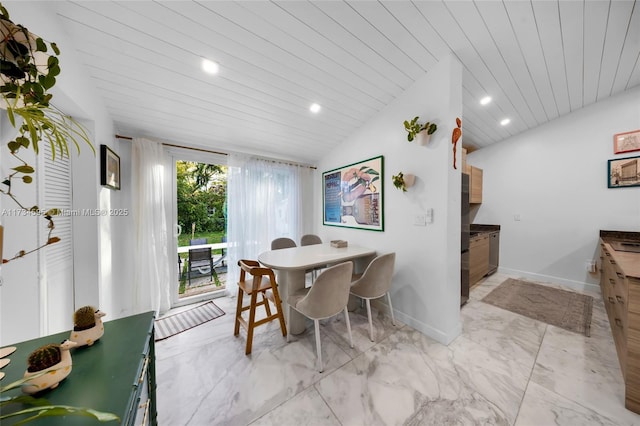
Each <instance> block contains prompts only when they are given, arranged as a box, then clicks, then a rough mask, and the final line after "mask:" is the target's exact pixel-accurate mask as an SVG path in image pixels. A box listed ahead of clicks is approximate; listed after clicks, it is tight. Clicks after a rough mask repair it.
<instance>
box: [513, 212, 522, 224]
mask: <svg viewBox="0 0 640 426" xmlns="http://www.w3.org/2000/svg"><path fill="white" fill-rule="evenodd" d="M513 220H515V221H516V222H520V213H516V214H514V215H513Z"/></svg>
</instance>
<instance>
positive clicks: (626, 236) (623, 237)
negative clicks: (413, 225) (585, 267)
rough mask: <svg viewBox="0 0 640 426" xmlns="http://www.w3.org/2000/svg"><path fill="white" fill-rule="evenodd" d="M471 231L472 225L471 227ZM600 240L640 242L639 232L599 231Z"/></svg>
mask: <svg viewBox="0 0 640 426" xmlns="http://www.w3.org/2000/svg"><path fill="white" fill-rule="evenodd" d="M471 230H473V225H471ZM600 238H602V239H605V240H614V241H640V232H630V231H606V230H602V229H601V230H600Z"/></svg>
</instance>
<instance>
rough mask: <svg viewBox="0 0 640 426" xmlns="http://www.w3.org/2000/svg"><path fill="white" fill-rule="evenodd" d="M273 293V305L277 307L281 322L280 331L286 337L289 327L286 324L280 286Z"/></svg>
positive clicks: (273, 289)
mask: <svg viewBox="0 0 640 426" xmlns="http://www.w3.org/2000/svg"><path fill="white" fill-rule="evenodd" d="M271 291H272V292H273V303H274V304H275V305H276V312H277V313H278V320H279V321H280V329H281V330H282V335H283V336H286V335H287V326H286V324H285V323H284V312H283V309H282V301H281V300H280V293H279V292H278V286H277V285H275V286H273V288H272V289H271ZM287 306H289V305H287Z"/></svg>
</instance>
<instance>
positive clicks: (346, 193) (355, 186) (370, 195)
mask: <svg viewBox="0 0 640 426" xmlns="http://www.w3.org/2000/svg"><path fill="white" fill-rule="evenodd" d="M383 169H384V159H383V156H382V155H380V156H378V157H373V158H369V159H368V160H363V161H359V162H357V163H352V164H349V165H347V166H343V167H339V168H337V169H333V170H329V171H327V172H324V173H323V174H322V216H323V225H325V226H340V227H344V228H356V229H365V230H369V231H384V215H383V206H384V199H383V196H384V187H383V184H382V183H383V182H384V179H383Z"/></svg>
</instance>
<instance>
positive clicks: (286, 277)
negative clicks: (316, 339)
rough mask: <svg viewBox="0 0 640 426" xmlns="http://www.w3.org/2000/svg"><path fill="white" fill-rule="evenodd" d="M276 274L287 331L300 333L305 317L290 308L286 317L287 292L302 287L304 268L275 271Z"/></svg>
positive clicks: (303, 328) (303, 326)
mask: <svg viewBox="0 0 640 426" xmlns="http://www.w3.org/2000/svg"><path fill="white" fill-rule="evenodd" d="M276 274H277V275H278V292H279V293H280V298H281V299H282V308H283V309H284V313H285V321H286V323H287V332H289V333H291V334H301V333H303V332H304V330H305V317H304V315H302V314H301V313H300V312H298V311H295V310H293V309H291V313H290V316H291V317H290V318H288V317H287V311H288V308H287V306H288V303H287V299H288V298H289V294H293V293H295V292H296V291H298V290H300V289H303V288H304V278H305V271H304V270H290V271H276Z"/></svg>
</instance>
